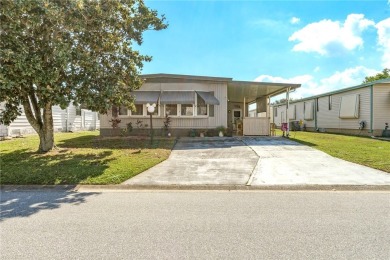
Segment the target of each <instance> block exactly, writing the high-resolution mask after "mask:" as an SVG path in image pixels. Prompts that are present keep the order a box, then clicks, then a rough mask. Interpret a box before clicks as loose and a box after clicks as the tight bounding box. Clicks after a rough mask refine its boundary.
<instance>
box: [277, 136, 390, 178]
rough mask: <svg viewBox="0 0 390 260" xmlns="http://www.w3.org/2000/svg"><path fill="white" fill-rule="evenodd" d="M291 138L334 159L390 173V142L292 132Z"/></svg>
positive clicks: (368, 138) (366, 138)
mask: <svg viewBox="0 0 390 260" xmlns="http://www.w3.org/2000/svg"><path fill="white" fill-rule="evenodd" d="M279 134H281V132H280V131H278V135H279ZM290 138H291V140H294V141H297V142H299V143H302V144H305V145H308V146H311V147H313V148H315V149H318V150H321V151H323V152H325V153H327V154H330V155H332V156H334V157H337V158H340V159H343V160H346V161H350V162H354V163H357V164H362V165H365V166H368V167H371V168H375V169H378V170H382V171H385V172H389V173H390V142H388V141H383V140H377V139H373V138H370V137H359V136H347V135H338V134H327V133H312V132H300V131H297V132H290Z"/></svg>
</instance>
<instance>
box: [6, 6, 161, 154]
mask: <svg viewBox="0 0 390 260" xmlns="http://www.w3.org/2000/svg"><path fill="white" fill-rule="evenodd" d="M0 3H1V8H0V10H1V11H0V44H1V45H0V102H2V103H3V105H4V107H5V109H4V111H2V112H1V114H0V123H3V124H10V123H11V122H12V121H13V120H15V119H16V117H17V116H18V115H20V114H21V113H22V111H21V107H23V109H24V113H25V115H26V117H27V119H28V121H29V123H30V124H31V126H32V127H33V128H34V129H35V131H36V132H37V133H38V134H39V138H40V145H39V150H40V151H42V152H46V151H49V150H51V149H52V148H53V147H54V135H53V116H52V106H54V105H59V106H60V107H61V108H66V107H67V106H68V105H69V104H70V103H74V104H76V105H78V104H83V105H84V106H85V107H86V108H88V109H91V110H94V111H98V112H100V113H106V112H107V110H108V109H109V108H110V107H111V106H113V105H114V106H118V105H124V106H127V107H129V108H131V107H132V106H133V101H134V100H133V97H132V96H131V94H130V91H131V90H134V89H137V88H139V87H140V86H141V84H142V80H141V78H140V77H139V74H140V73H141V69H142V66H143V63H144V62H147V61H150V60H151V57H150V56H146V55H141V54H140V53H139V52H138V51H136V50H134V45H135V44H137V45H141V44H142V42H143V37H142V35H143V33H144V32H145V31H146V30H161V29H164V28H166V27H167V24H166V22H165V17H164V15H159V14H158V13H157V11H155V10H152V9H150V8H148V7H147V6H146V5H145V4H144V2H143V1H142V0H94V1H89V0H28V1H25V0H0Z"/></svg>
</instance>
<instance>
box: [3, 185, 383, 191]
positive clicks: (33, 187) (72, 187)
mask: <svg viewBox="0 0 390 260" xmlns="http://www.w3.org/2000/svg"><path fill="white" fill-rule="evenodd" d="M0 190H1V191H69V192H72V191H73V192H74V191H76V192H87V191H97V192H98V191H126V190H128V191H131V190H133V191H137V190H138V191H142V190H162V191H164V190H172V191H207V190H209V191H213V190H215V191H234V190H236V191H390V185H341V184H337V185H319V184H304V185H255V186H247V185H124V184H118V185H2V186H0Z"/></svg>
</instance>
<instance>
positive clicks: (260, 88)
mask: <svg viewBox="0 0 390 260" xmlns="http://www.w3.org/2000/svg"><path fill="white" fill-rule="evenodd" d="M141 77H142V78H143V79H144V80H146V82H165V83H173V82H194V81H197V82H199V81H212V82H226V83H227V87H228V99H229V101H231V102H243V101H244V97H245V101H246V102H247V103H251V102H254V101H255V100H256V99H257V98H260V97H264V96H275V95H278V94H281V93H283V92H286V91H287V89H288V88H291V89H296V88H299V87H300V86H301V84H292V83H291V84H290V83H271V82H256V81H238V80H233V78H226V77H210V76H194V75H178V74H165V73H159V74H144V75H141Z"/></svg>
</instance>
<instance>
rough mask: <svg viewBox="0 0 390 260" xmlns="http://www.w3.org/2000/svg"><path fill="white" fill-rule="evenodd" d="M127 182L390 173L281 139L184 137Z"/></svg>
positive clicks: (328, 180)
mask: <svg viewBox="0 0 390 260" xmlns="http://www.w3.org/2000/svg"><path fill="white" fill-rule="evenodd" d="M123 184H129V185H219V184H220V185H252V186H254V185H283V184H289V185H304V184H319V185H340V184H345V185H390V173H386V172H382V171H379V170H375V169H372V168H369V167H365V166H362V165H358V164H354V163H350V162H347V161H344V160H341V159H337V158H334V157H332V156H330V155H328V154H326V153H324V152H321V151H318V150H315V149H313V148H311V147H309V146H306V145H302V144H299V143H296V142H293V141H291V140H289V139H285V138H282V137H243V138H210V139H207V138H202V139H201V138H182V139H180V140H179V141H178V143H177V144H176V145H175V147H174V149H173V151H172V153H171V155H170V157H169V158H168V159H167V160H166V161H164V162H162V163H160V164H158V165H156V166H154V167H153V168H151V169H149V170H147V171H145V172H143V173H141V174H139V175H137V176H135V177H134V178H132V179H130V180H128V181H126V182H124V183H123Z"/></svg>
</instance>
